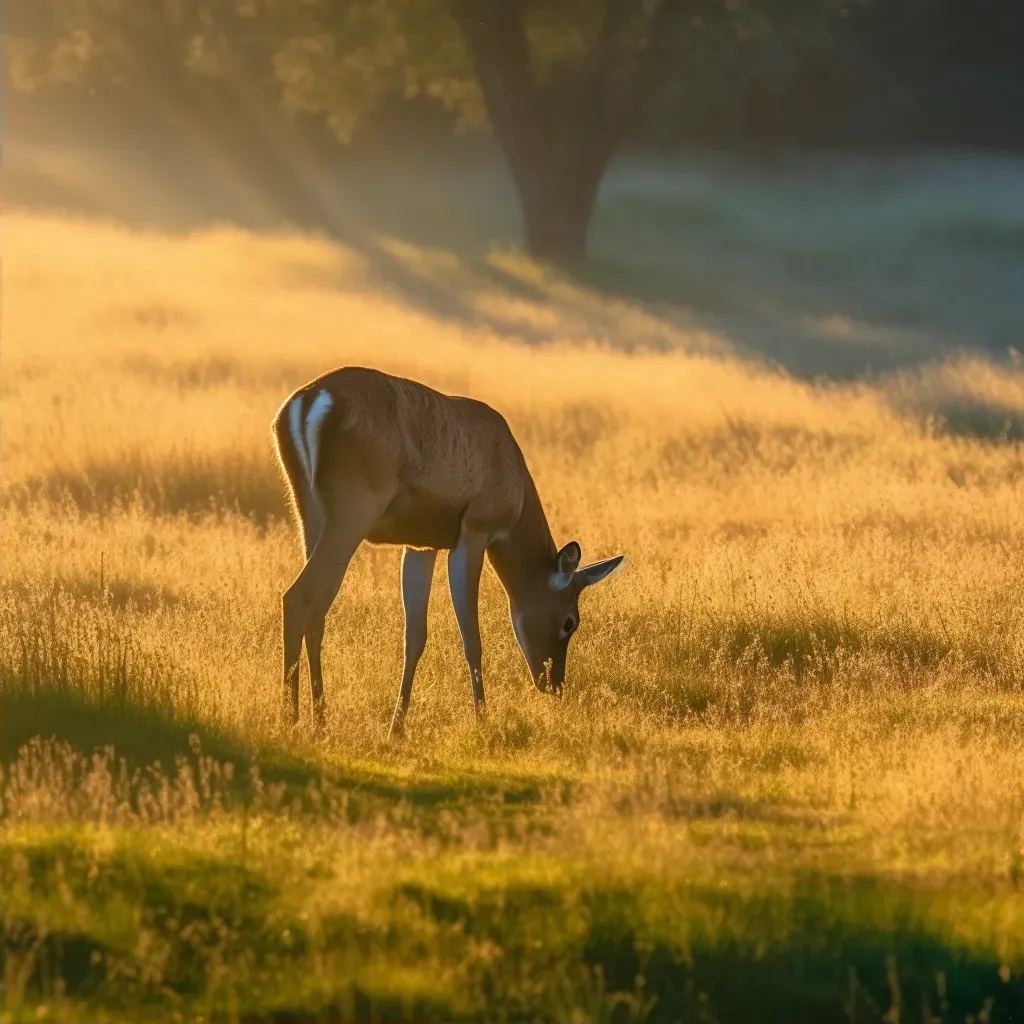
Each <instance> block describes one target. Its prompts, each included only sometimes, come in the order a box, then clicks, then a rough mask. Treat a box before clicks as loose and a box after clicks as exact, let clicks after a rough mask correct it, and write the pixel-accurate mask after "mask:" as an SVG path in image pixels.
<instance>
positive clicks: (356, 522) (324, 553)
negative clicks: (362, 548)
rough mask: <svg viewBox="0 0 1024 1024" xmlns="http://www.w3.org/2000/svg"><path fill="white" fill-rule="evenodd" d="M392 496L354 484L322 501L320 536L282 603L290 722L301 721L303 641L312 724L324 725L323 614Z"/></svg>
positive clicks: (285, 679) (285, 678)
mask: <svg viewBox="0 0 1024 1024" xmlns="http://www.w3.org/2000/svg"><path fill="white" fill-rule="evenodd" d="M390 500H391V497H390V495H384V494H380V493H377V492H374V491H372V490H370V489H369V488H367V487H366V486H365V485H363V486H359V485H352V486H349V487H346V488H345V489H344V493H343V494H339V495H338V498H337V500H328V501H323V502H322V503H321V506H322V508H323V514H322V519H321V528H320V533H319V536H318V537H317V539H316V541H315V543H314V544H313V547H312V550H311V551H310V553H309V557H308V559H307V560H306V564H305V565H304V566H303V567H302V571H301V572H300V573H299V575H298V576H297V577H296V578H295V581H294V582H293V583H292V585H291V586H290V587H289V588H288V589H287V590H286V591H285V593H284V596H283V597H282V599H281V611H282V623H283V633H284V637H283V640H284V681H285V690H286V692H287V693H288V696H289V697H290V701H291V713H292V721H293V722H297V721H298V720H299V658H300V656H301V654H302V641H303V638H305V641H306V657H307V659H308V661H309V676H310V680H309V681H310V690H311V694H312V698H313V713H314V716H315V720H316V724H317V725H318V726H321V725H322V724H323V717H324V715H323V671H322V667H321V662H320V651H321V646H322V643H323V634H324V621H325V619H326V617H327V612H328V610H329V609H330V607H331V605H332V604H333V603H334V599H335V598H336V597H337V595H338V591H339V590H340V589H341V584H342V581H343V580H344V578H345V572H346V570H347V569H348V565H349V562H350V561H351V560H352V556H353V555H354V554H355V552H356V549H357V548H358V547H359V544H360V543H361V542H362V540H363V538H364V537H365V536H366V535H367V534H368V533H369V532H370V530H371V529H372V527H373V524H374V523H375V522H376V521H377V519H378V518H379V517H380V514H381V513H382V512H383V511H384V509H385V508H386V507H387V505H388V502H389V501H390Z"/></svg>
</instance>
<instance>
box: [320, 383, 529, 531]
mask: <svg viewBox="0 0 1024 1024" xmlns="http://www.w3.org/2000/svg"><path fill="white" fill-rule="evenodd" d="M309 389H310V390H313V389H326V390H327V391H328V392H329V393H330V394H331V397H332V399H333V400H334V404H335V406H336V409H337V414H336V415H335V416H334V417H333V418H332V419H330V420H328V421H327V423H325V428H324V429H325V435H324V439H323V440H322V441H321V450H322V451H323V453H324V455H323V458H324V466H323V473H322V476H321V479H324V480H325V482H326V481H327V480H329V479H332V478H333V479H335V480H337V483H338V487H339V489H341V490H342V491H343V489H344V479H345V477H346V476H347V475H348V474H350V473H353V472H355V473H358V474H359V475H360V477H361V478H362V479H363V480H365V481H366V482H367V483H369V484H370V485H371V486H372V487H374V488H375V489H378V490H391V489H394V490H395V495H394V498H393V499H392V501H391V504H390V505H389V507H388V510H387V512H386V513H385V515H384V516H383V517H382V519H381V522H380V523H378V526H377V528H376V529H375V530H374V531H373V532H372V533H371V534H370V536H369V537H368V539H369V540H371V541H376V542H380V543H398V544H419V545H422V546H427V547H451V546H452V545H453V544H454V543H455V542H456V540H457V539H458V530H459V524H460V523H461V520H462V517H463V515H464V513H466V510H467V509H471V510H472V512H473V514H475V515H479V516H482V517H483V519H484V520H487V522H485V523H484V526H485V527H488V528H489V527H491V526H492V525H493V530H494V532H499V531H500V530H502V529H503V528H506V527H507V526H508V525H510V524H511V522H512V521H514V519H515V517H516V516H517V515H518V513H519V509H520V508H521V506H522V501H523V493H524V484H525V480H526V476H527V475H528V474H527V470H526V465H525V462H524V460H523V456H522V453H521V451H520V449H519V446H518V444H517V443H516V441H515V439H514V438H513V436H512V433H511V431H510V430H509V427H508V424H507V423H506V422H505V419H504V418H503V417H502V416H501V415H500V414H499V413H498V412H497V411H496V410H494V409H492V408H491V407H490V406H488V405H486V404H485V403H483V402H478V401H476V400H474V399H470V398H459V397H454V396H450V395H444V394H442V393H440V392H438V391H435V390H433V389H432V388H428V387H427V386H425V385H423V384H419V383H417V382H416V381H411V380H406V379H404V378H401V377H392V376H390V375H389V374H385V373H382V372H380V371H378V370H370V369H364V368H361V367H344V368H342V369H339V370H335V371H333V372H332V373H329V374H327V375H325V376H324V377H321V378H319V379H318V380H316V381H314V382H312V383H311V384H310V385H309ZM331 470H333V472H332V471H331ZM338 499H339V500H343V494H339V495H338ZM439 541H440V542H441V543H438V542H439Z"/></svg>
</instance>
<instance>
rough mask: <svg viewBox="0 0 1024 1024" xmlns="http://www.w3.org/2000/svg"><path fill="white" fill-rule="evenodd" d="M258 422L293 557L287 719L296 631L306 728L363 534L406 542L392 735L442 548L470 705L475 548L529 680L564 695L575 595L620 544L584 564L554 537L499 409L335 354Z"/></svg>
mask: <svg viewBox="0 0 1024 1024" xmlns="http://www.w3.org/2000/svg"><path fill="white" fill-rule="evenodd" d="M271 433H272V439H273V443H274V448H275V451H276V454H277V459H278V462H279V465H280V467H281V470H282V472H283V475H284V478H285V482H286V485H287V490H288V493H289V496H290V499H291V504H292V508H293V511H294V514H295V519H296V521H297V527H298V530H299V533H300V535H301V540H302V544H303V549H304V552H305V559H306V560H305V564H304V565H303V567H302V569H301V570H300V572H299V574H298V575H297V576H296V577H295V579H294V581H293V582H292V583H291V585H290V586H289V587H288V588H287V589H286V590H285V591H284V593H283V595H282V598H281V618H282V633H283V648H284V688H285V694H284V699H285V702H286V705H287V702H288V700H289V698H290V704H291V719H292V722H293V723H295V724H297V723H298V721H299V662H300V658H301V654H302V645H303V641H305V647H306V660H307V662H308V666H309V677H310V693H311V696H312V705H313V714H314V720H315V726H316V727H317V728H318V729H319V730H323V728H324V689H323V685H324V684H323V671H322V667H321V658H320V655H321V647H322V644H323V636H324V623H325V619H326V616H327V612H328V611H329V609H330V607H331V605H332V604H333V603H334V600H335V598H336V597H337V595H338V592H339V590H340V588H341V585H342V581H343V580H344V577H345V572H346V570H347V569H348V566H349V563H350V561H351V559H352V557H353V555H354V554H355V552H356V550H357V548H358V547H359V545H360V544H361V543H363V542H364V541H365V542H367V543H369V544H371V545H393V546H401V547H402V549H403V553H402V563H401V591H402V603H403V610H404V615H405V650H404V664H403V669H402V680H401V684H400V688H399V693H398V701H397V704H396V706H395V711H394V715H393V717H392V721H391V728H390V730H389V733H388V736H389V739H390V738H391V737H396V738H397V737H401V736H402V734H403V729H404V723H405V718H406V715H407V712H408V709H409V702H410V698H411V695H412V684H413V677H414V675H415V673H416V667H417V664H418V663H419V660H420V658H421V656H422V654H423V651H424V649H425V647H426V642H427V604H428V601H429V598H430V591H431V585H432V581H433V575H434V567H435V564H436V561H437V555H438V553H439V552H441V551H445V552H447V562H448V581H449V590H450V594H451V601H452V605H453V607H454V610H455V616H456V620H457V622H458V627H459V633H460V635H461V638H462V648H463V654H464V655H465V660H466V663H467V665H468V667H469V675H470V682H471V684H472V691H473V707H474V710H475V713H476V716H477V719H478V720H479V719H480V717H481V716H482V715H483V713H484V710H485V704H484V683H483V675H482V673H481V657H482V646H481V639H480V622H479V613H478V604H479V590H480V577H481V573H482V571H483V566H484V560H485V558H486V559H487V560H488V561H489V562H490V564H491V566H492V568H493V569H494V571H495V572H496V574H497V576H498V579H499V581H500V583H501V585H502V587H503V588H504V591H505V594H506V596H507V598H508V606H509V613H510V616H511V620H512V628H513V631H514V633H515V637H516V640H517V641H518V644H519V648H520V650H521V651H522V654H523V657H524V659H525V662H526V666H527V669H528V671H529V673H530V678H531V680H532V681H533V683H534V685H535V686H536V688H537V689H538V690H539V691H541V692H542V693H545V692H546V693H549V694H551V695H554V696H558V697H561V695H562V690H563V686H564V681H565V665H566V654H567V651H568V647H569V642H570V640H571V639H572V638H573V637H574V636H575V635H576V633H577V631H578V629H579V624H580V613H579V598H580V595H581V594H582V592H583V591H584V590H586V589H587V588H588V587H591V586H593V585H594V584H595V583H599V582H601V581H602V580H604V579H607V578H608V577H609V576H611V574H612V573H613V572H615V571H616V570H618V569H619V568H620V567H621V566H622V564H623V560H624V556H623V555H616V556H614V557H612V558H606V559H603V560H602V561H599V562H594V563H592V564H590V565H585V566H581V565H580V562H581V560H582V550H581V548H580V545H579V543H578V542H576V541H574V540H572V541H569V542H568V543H567V544H565V545H564V546H562V547H561V548H559V547H557V546H556V545H555V541H554V539H553V537H552V534H551V529H550V527H549V525H548V520H547V517H546V515H545V513H544V508H543V506H542V504H541V500H540V497H539V495H538V493H537V488H536V486H535V484H534V480H533V477H532V475H531V473H530V471H529V469H528V467H527V464H526V459H525V457H524V455H523V453H522V450H521V449H520V447H519V445H518V443H517V442H516V440H515V438H514V437H513V435H512V431H511V429H510V428H509V426H508V423H507V422H506V421H505V418H504V417H503V416H502V415H501V414H500V413H499V412H497V411H496V410H495V409H493V408H492V407H491V406H489V405H487V404H485V403H484V402H482V401H478V400H476V399H473V398H465V397H460V396H457V395H446V394H442V393H441V392H439V391H435V390H434V389H432V388H430V387H428V386H426V385H425V384H421V383H418V382H417V381H413V380H408V379H405V378H403V377H397V376H392V375H390V374H387V373H384V372H382V371H380V370H376V369H371V368H367V367H363V366H342V367H340V368H338V369H334V370H331V371H329V372H327V373H325V374H323V375H321V376H319V377H317V378H315V379H314V380H312V381H310V382H309V383H308V384H305V385H303V386H302V387H300V388H298V389H297V390H296V391H294V392H292V394H290V395H289V396H288V397H287V398H286V399H285V401H284V402H283V403H282V405H281V406H280V408H279V409H278V410H277V412H276V414H275V416H274V418H273V421H272V424H271Z"/></svg>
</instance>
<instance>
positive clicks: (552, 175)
mask: <svg viewBox="0 0 1024 1024" xmlns="http://www.w3.org/2000/svg"><path fill="white" fill-rule="evenodd" d="M581 162H582V161H581ZM510 163H512V161H511V160H510ZM603 176H604V163H603V162H602V164H601V166H600V168H598V169H596V170H591V169H588V168H574V169H573V170H572V171H568V172H567V171H566V170H564V169H563V170H562V171H561V173H559V169H558V168H554V167H551V166H550V165H548V164H547V162H546V161H545V162H544V163H541V164H540V165H539V166H532V167H526V168H517V167H516V166H515V164H514V163H513V177H514V178H515V181H516V186H517V189H518V192H519V204H520V210H521V213H522V221H523V241H524V243H525V246H526V251H527V252H528V253H529V254H530V255H531V256H534V257H536V258H537V259H547V260H552V261H553V262H556V263H576V262H580V261H582V260H584V259H585V258H586V255H587V233H588V229H589V228H590V220H591V217H592V215H593V213H594V207H595V206H596V204H597V193H598V189H599V188H600V185H601V178H602V177H603Z"/></svg>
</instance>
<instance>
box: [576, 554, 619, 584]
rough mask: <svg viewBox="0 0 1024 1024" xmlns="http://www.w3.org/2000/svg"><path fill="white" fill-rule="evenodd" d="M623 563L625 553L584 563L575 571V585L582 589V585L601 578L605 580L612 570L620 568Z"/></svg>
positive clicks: (598, 580)
mask: <svg viewBox="0 0 1024 1024" xmlns="http://www.w3.org/2000/svg"><path fill="white" fill-rule="evenodd" d="M625 563H626V556H625V555H616V556H615V557H614V558H606V559H604V561H602V562H593V563H592V564H590V565H585V566H583V568H582V569H580V570H579V572H577V573H576V582H577V585H578V586H579V588H580V590H582V589H583V588H584V587H590V586H593V585H594V584H595V583H600V582H601V580H606V579H607V578H608V577H609V576H611V574H612V573H613V572H616V571H617V570H619V569H621V568H622V567H623V565H625Z"/></svg>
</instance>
